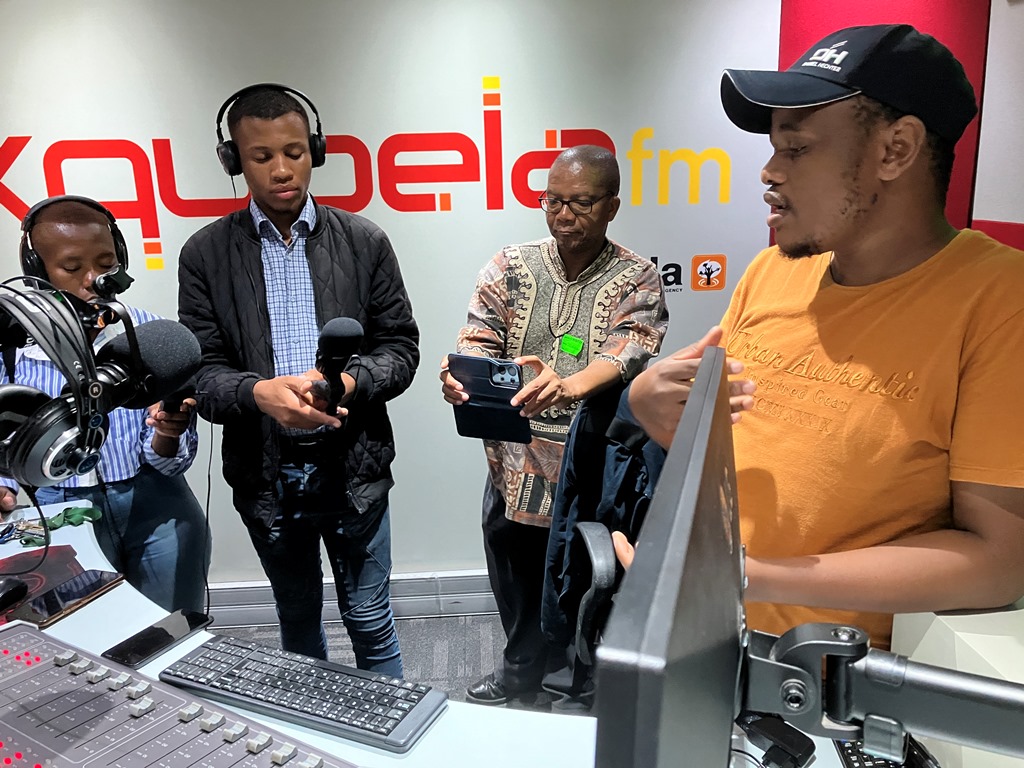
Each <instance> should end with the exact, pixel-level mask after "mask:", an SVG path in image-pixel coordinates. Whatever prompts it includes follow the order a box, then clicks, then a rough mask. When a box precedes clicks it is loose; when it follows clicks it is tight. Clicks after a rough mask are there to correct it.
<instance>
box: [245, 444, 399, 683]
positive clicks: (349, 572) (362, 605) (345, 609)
mask: <svg viewBox="0 0 1024 768" xmlns="http://www.w3.org/2000/svg"><path fill="white" fill-rule="evenodd" d="M336 479H337V478H329V477H324V476H323V475H322V474H321V473H320V472H319V470H318V469H317V468H316V466H314V465H312V464H305V465H303V466H301V467H299V466H296V465H288V464H286V465H283V466H282V467H281V471H280V474H279V479H278V493H279V496H278V498H279V499H280V501H279V507H278V511H277V515H276V517H275V519H274V522H273V525H272V526H271V527H270V529H267V528H266V527H265V526H264V525H263V524H262V523H260V522H258V521H252V520H251V516H250V515H246V514H244V509H240V511H242V512H243V519H244V520H246V521H247V522H246V525H247V527H248V529H249V538H250V539H252V543H253V546H254V547H255V548H256V554H257V555H259V558H260V562H261V563H262V564H263V570H264V572H265V573H266V574H267V578H268V579H269V580H270V586H271V588H272V589H273V592H274V601H275V603H276V604H277V617H278V620H279V621H280V623H281V647H282V648H284V649H285V650H286V651H292V652H294V653H302V654H305V655H306V656H313V657H316V658H320V659H326V658H327V637H326V635H325V634H324V626H323V621H322V613H323V602H324V589H323V586H324V585H323V578H324V576H323V568H322V564H321V560H320V541H321V540H323V543H324V548H325V549H326V550H327V554H328V558H329V561H330V566H331V571H332V572H333V573H334V584H335V588H336V589H337V592H338V608H339V609H340V610H341V618H342V621H343V622H344V624H345V628H346V629H347V630H348V634H349V637H350V638H351V640H352V648H353V650H354V651H355V656H356V666H358V667H359V668H360V669H367V670H370V671H373V672H379V673H381V674H385V675H391V676H392V677H401V676H402V655H401V651H400V650H399V647H398V634H397V632H396V631H395V619H394V615H393V614H392V612H391V590H390V585H389V579H390V576H391V521H390V510H386V511H385V512H384V515H383V516H382V517H381V519H380V521H379V522H378V523H377V524H376V525H373V526H371V527H370V528H369V530H367V531H366V532H365V534H364V535H363V536H360V537H352V536H348V535H346V534H345V532H344V530H343V529H342V528H341V527H340V526H339V519H338V515H337V514H333V513H330V512H328V511H325V509H324V506H325V504H324V502H325V501H326V500H327V499H344V498H345V495H344V492H343V491H341V490H340V489H339V490H338V491H337V493H334V492H332V489H333V488H334V487H335V486H336V485H338V483H337V482H335V480H336ZM236 503H237V500H236ZM329 505H330V502H328V506H329ZM241 506H242V507H244V506H245V504H244V502H243V504H242V505H241Z"/></svg>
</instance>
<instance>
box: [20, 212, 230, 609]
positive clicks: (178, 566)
mask: <svg viewBox="0 0 1024 768" xmlns="http://www.w3.org/2000/svg"><path fill="white" fill-rule="evenodd" d="M22 233H23V234H22V240H21V265H22V270H23V272H24V273H25V274H26V275H28V276H30V277H35V278H39V279H40V280H45V281H46V282H47V283H49V284H50V285H52V286H53V287H54V288H55V289H57V290H59V291H64V292H66V293H69V294H71V295H73V296H76V297H78V298H79V299H82V300H83V301H86V302H95V301H96V300H97V299H101V300H116V298H117V294H118V293H120V292H121V291H123V290H124V289H126V288H127V287H128V285H129V284H130V283H131V282H132V278H131V277H129V276H128V249H127V247H126V245H125V242H124V238H123V236H122V235H121V232H120V230H119V229H118V227H117V224H116V222H115V220H114V216H113V215H112V214H111V213H110V211H108V210H107V209H106V208H104V207H103V206H102V205H100V204H99V203H97V202H96V201H95V200H91V199H89V198H86V197H78V196H74V195H63V196H60V197H54V198H49V199H47V200H43V201H42V202H40V203H38V204H37V205H35V206H33V207H32V208H31V209H30V210H29V212H28V214H27V215H26V216H25V218H24V220H23V222H22ZM39 288H40V289H44V288H45V286H44V285H43V284H40V285H39ZM126 309H127V311H128V314H129V317H130V319H131V321H132V323H133V324H134V325H135V326H139V325H142V324H143V323H147V322H149V321H151V320H154V319H156V315H154V314H152V313H150V312H146V311H145V310H141V309H137V308H135V307H126ZM87 330H88V335H89V338H90V341H92V343H93V347H94V349H99V348H100V347H102V346H103V344H105V343H106V342H108V341H109V340H110V339H111V338H113V337H114V336H116V335H117V334H118V333H121V332H122V331H123V325H122V324H120V323H115V324H112V325H107V326H106V327H105V328H103V329H102V330H100V329H99V328H92V329H87ZM10 351H12V352H15V354H14V355H8V354H6V352H5V360H4V364H5V365H4V367H5V368H6V376H5V378H7V379H8V380H10V381H11V382H12V383H17V384H22V385H27V386H30V387H34V388H35V389H37V390H39V391H40V392H41V393H44V394H45V395H49V396H50V397H56V396H58V395H59V394H60V393H61V389H62V388H63V387H64V384H65V379H64V375H63V373H62V372H61V370H60V369H59V367H58V365H57V364H56V363H55V362H54V361H53V360H51V359H50V358H49V357H48V356H47V355H46V354H45V352H43V351H42V349H41V348H40V347H39V346H38V345H36V344H32V345H29V346H26V347H23V348H21V349H17V350H14V348H11V350H10ZM194 406H195V400H193V399H186V400H185V401H184V403H183V404H182V405H181V407H180V410H179V411H176V412H171V413H168V412H165V411H163V410H161V408H160V404H159V403H156V404H153V405H151V406H150V407H149V408H148V409H147V408H123V407H122V408H115V409H114V410H113V411H111V413H110V414H109V416H108V418H109V425H108V428H107V435H106V440H105V441H104V442H103V445H102V448H101V450H100V462H99V464H98V465H97V466H96V468H95V469H94V470H93V471H92V472H89V473H86V474H84V475H76V476H72V477H70V478H69V479H67V480H65V481H64V482H62V483H61V484H60V485H55V486H48V487H43V488H38V489H36V491H35V495H36V498H37V500H38V501H39V503H40V504H54V503H62V502H64V501H71V500H81V501H90V502H92V503H93V504H94V505H95V506H96V507H98V508H99V509H100V510H101V511H102V513H103V514H102V517H101V518H100V519H99V520H97V522H96V538H97V541H98V542H99V545H100V548H101V549H102V550H103V553H104V555H106V557H107V559H108V560H109V561H110V563H111V564H112V565H113V566H114V567H115V568H117V569H118V570H119V571H121V572H122V573H124V574H125V578H126V579H127V580H128V582H129V583H130V584H132V586H134V587H135V588H136V589H138V590H139V591H140V592H142V594H144V595H145V596H146V597H148V598H149V599H150V600H152V601H153V602H155V603H157V604H158V605H160V606H161V607H162V608H164V609H166V610H171V611H173V610H178V609H187V610H196V611H198V610H202V608H203V603H204V590H205V581H206V569H207V566H208V565H209V556H210V554H209V553H210V544H209V532H208V528H207V525H206V520H205V517H204V515H203V511H202V508H201V507H200V506H199V503H198V502H197V501H196V498H195V496H194V495H193V494H192V491H191V489H190V488H189V487H188V484H187V483H186V482H185V477H184V474H183V473H184V472H185V470H187V469H188V468H189V466H190V465H191V464H192V460H193V458H194V457H195V452H196V446H197V443H198V437H197V434H196V428H195V417H194V415H193V414H192V413H191V411H192V409H193V407H194ZM16 492H17V483H15V482H14V481H13V480H10V479H5V478H0V510H2V511H4V512H6V511H10V510H11V509H12V508H13V507H14V505H15V496H16Z"/></svg>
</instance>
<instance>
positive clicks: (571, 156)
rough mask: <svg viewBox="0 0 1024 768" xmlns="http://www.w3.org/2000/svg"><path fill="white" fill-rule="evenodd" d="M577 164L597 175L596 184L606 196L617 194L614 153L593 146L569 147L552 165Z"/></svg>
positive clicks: (617, 166) (617, 164)
mask: <svg viewBox="0 0 1024 768" xmlns="http://www.w3.org/2000/svg"><path fill="white" fill-rule="evenodd" d="M558 163H566V164H571V163H579V164H580V165H582V166H584V167H585V168H588V169H590V170H592V171H595V172H596V173H597V183H598V185H600V186H601V187H602V188H603V189H604V191H605V193H606V194H608V193H610V194H611V195H612V196H615V195H617V194H619V161H618V160H616V159H615V153H613V152H612V151H611V150H609V149H605V148H604V147H598V146H596V145H594V144H580V145H578V146H575V147H569V148H568V149H566V150H564V151H563V152H562V153H561V154H559V155H558V157H556V158H555V162H554V164H558Z"/></svg>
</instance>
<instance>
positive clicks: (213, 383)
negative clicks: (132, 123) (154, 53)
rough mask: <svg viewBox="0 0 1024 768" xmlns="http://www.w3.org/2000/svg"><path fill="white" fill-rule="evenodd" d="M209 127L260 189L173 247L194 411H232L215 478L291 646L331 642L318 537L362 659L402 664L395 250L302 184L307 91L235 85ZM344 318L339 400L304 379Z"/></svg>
mask: <svg viewBox="0 0 1024 768" xmlns="http://www.w3.org/2000/svg"><path fill="white" fill-rule="evenodd" d="M300 100H301V101H303V102H305V103H306V105H308V107H309V108H310V110H311V111H312V114H313V116H314V117H315V118H316V130H315V131H311V130H310V121H309V118H308V116H307V114H306V111H305V110H304V108H303V106H302V104H301V103H300ZM225 113H226V114H227V125H228V132H229V133H230V136H231V138H230V139H229V140H225V139H224V136H223V132H222V130H221V120H222V118H223V117H224V115H225ZM217 138H218V140H219V142H220V143H219V144H218V146H217V155H218V157H219V158H220V161H221V164H222V166H223V167H224V170H225V171H226V172H227V173H228V174H229V175H231V176H236V175H239V174H241V175H243V176H244V177H245V182H246V184H247V185H248V187H249V191H250V193H251V194H252V200H251V202H250V204H249V205H248V207H247V208H244V209H242V210H240V211H236V212H235V213H231V214H228V215H227V216H225V217H223V218H221V219H220V220H218V221H216V222H214V223H213V224H210V225H209V226H207V227H205V228H203V229H202V230H200V231H199V232H197V233H196V234H195V235H193V236H192V237H191V238H190V239H189V240H188V242H187V243H185V246H184V248H182V251H181V258H180V260H179V272H178V285H179V294H178V313H179V316H180V319H181V322H182V323H184V324H185V325H186V326H187V327H188V328H189V329H191V330H192V332H193V333H195V335H196V337H197V338H198V339H199V343H200V346H201V348H202V352H203V364H202V367H201V368H200V370H199V373H198V375H197V379H198V392H199V394H198V396H197V400H198V403H199V405H198V408H199V412H200V414H201V415H202V416H203V417H204V418H207V419H209V420H211V421H214V422H217V423H222V424H223V425H224V443H223V446H224V448H223V457H224V477H225V479H226V480H227V481H228V484H229V485H230V486H231V487H232V489H233V491H234V503H235V507H236V509H237V510H238V512H239V514H240V515H241V517H242V520H243V521H244V522H245V525H246V527H247V528H248V531H249V537H250V539H251V540H252V543H253V546H254V547H255V549H256V552H257V554H258V555H259V557H260V561H261V563H262V565H263V569H264V571H265V572H266V574H267V578H268V579H269V580H270V584H271V587H272V588H273V591H274V598H275V601H276V603H277V614H278V618H279V620H280V623H281V640H282V645H283V647H284V648H285V649H286V650H289V651H294V652H298V653H303V654H306V655H308V656H315V657H319V658H326V657H327V642H326V637H325V635H324V631H323V624H322V621H321V615H322V609H323V572H322V569H321V564H320V543H321V541H322V542H323V544H324V546H325V547H326V549H327V553H328V555H329V559H330V565H331V570H332V571H333V573H334V577H335V586H336V589H337V593H338V604H339V608H340V609H341V614H342V619H343V621H344V623H345V626H346V628H347V629H348V632H349V636H350V637H351V639H352V644H353V648H354V651H355V656H356V663H357V665H358V666H359V667H360V668H362V669H369V670H373V671H376V672H380V673H382V674H388V675H391V676H393V677H400V676H401V674H402V662H401V654H400V651H399V647H398V636H397V634H396V632H395V626H394V618H393V615H392V612H391V605H390V591H389V577H390V572H391V528H390V515H389V509H388V491H389V490H390V488H391V486H392V485H393V484H394V481H393V480H392V475H391V469H390V467H391V462H392V460H393V458H394V455H395V446H394V437H393V434H392V430H391V424H390V422H389V420H388V414H387V407H386V403H387V401H388V400H391V399H392V398H394V397H397V396H398V395H400V394H401V393H402V392H404V391H405V390H406V389H407V388H408V387H409V385H410V384H411V383H412V378H413V374H414V373H415V370H416V366H417V365H418V363H419V349H418V341H419V331H418V329H417V327H416V322H415V321H414V319H413V316H412V306H411V304H410V302H409V297H408V295H407V293H406V290H405V286H404V284H403V282H402V275H401V272H400V270H399V267H398V260H397V259H396V257H395V253H394V250H393V249H392V247H391V243H390V242H389V240H388V238H387V235H386V234H385V233H384V232H383V231H382V230H381V229H380V228H379V227H377V226H376V225H375V224H373V223H372V222H370V221H368V220H366V219H364V218H362V217H360V216H355V215H352V214H349V213H346V212H345V211H341V210H337V209H335V208H330V207H327V206H324V205H320V204H319V203H317V202H316V201H315V200H314V199H313V197H312V196H310V194H309V183H310V178H311V175H312V169H313V168H316V167H319V166H321V165H323V163H324V160H325V156H326V138H325V137H324V135H323V131H322V130H321V127H320V116H319V114H318V113H317V110H316V107H315V106H314V105H313V104H312V102H311V101H310V100H309V99H308V98H307V97H305V96H304V95H302V94H301V93H299V92H297V91H294V90H293V89H291V88H287V87H285V86H281V85H275V84H269V83H264V84H258V85H254V86H249V87H248V88H243V89H242V90H241V91H239V92H237V93H235V94H233V95H232V96H231V97H229V98H228V100H227V101H225V102H224V105H223V106H222V107H221V109H220V112H219V113H218V115H217ZM337 317H347V318H351V319H354V320H356V321H358V322H359V323H360V324H361V326H362V328H363V329H365V333H364V336H363V339H362V342H361V344H360V348H359V354H358V355H355V356H353V358H352V361H351V362H350V363H349V364H348V366H347V367H346V368H345V370H344V372H343V373H341V376H340V379H341V381H340V382H333V383H334V384H335V386H339V385H341V384H343V385H344V396H343V397H342V399H341V405H342V406H344V407H343V408H339V409H338V412H337V413H336V414H335V413H325V412H324V410H321V409H323V408H324V405H323V401H321V400H318V399H317V398H315V397H314V396H313V393H312V391H311V390H312V388H313V386H314V381H315V380H317V379H322V376H321V375H320V374H319V373H317V371H316V370H314V363H315V359H316V353H317V346H318V337H319V334H320V331H321V329H323V327H324V325H325V324H326V323H327V322H328V321H330V320H332V319H334V318H337ZM317 406H319V409H318V407H317Z"/></svg>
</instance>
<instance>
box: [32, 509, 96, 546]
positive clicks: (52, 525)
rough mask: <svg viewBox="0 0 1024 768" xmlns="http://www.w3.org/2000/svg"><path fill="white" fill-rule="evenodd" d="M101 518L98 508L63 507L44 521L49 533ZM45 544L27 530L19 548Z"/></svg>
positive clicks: (38, 536) (43, 539) (36, 535)
mask: <svg viewBox="0 0 1024 768" xmlns="http://www.w3.org/2000/svg"><path fill="white" fill-rule="evenodd" d="M102 516H103V513H102V512H100V510H99V507H94V506H88V507H65V508H64V509H62V510H61V511H60V512H58V513H57V514H56V515H54V516H53V517H47V518H44V519H45V520H46V527H47V528H49V529H50V530H51V531H56V530H57V529H58V528H63V527H64V526H65V525H75V526H77V525H81V524H82V523H84V522H85V521H86V520H88V521H89V522H93V521H95V520H99V519H100V517H102ZM35 527H36V528H38V527H39V526H38V525H36V526H35ZM45 543H46V539H45V538H43V537H42V536H40V535H38V534H35V533H29V532H28V531H27V530H26V531H24V532H23V533H22V534H21V546H23V547H41V546H42V545H43V544H45Z"/></svg>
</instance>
